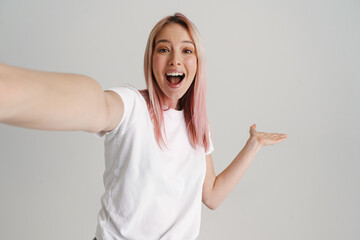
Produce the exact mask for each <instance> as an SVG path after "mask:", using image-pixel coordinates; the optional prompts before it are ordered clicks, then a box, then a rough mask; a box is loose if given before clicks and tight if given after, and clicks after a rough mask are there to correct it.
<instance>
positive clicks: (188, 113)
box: [141, 13, 210, 151]
mask: <svg viewBox="0 0 360 240" xmlns="http://www.w3.org/2000/svg"><path fill="white" fill-rule="evenodd" d="M170 23H176V24H180V25H182V26H183V27H185V28H186V29H187V30H188V32H189V34H190V36H191V38H192V40H193V41H194V45H195V49H196V56H197V65H198V66H197V72H196V75H195V79H194V81H193V83H192V84H191V86H190V87H189V89H188V90H187V92H186V93H185V94H184V96H183V97H182V98H181V99H180V100H179V103H180V107H181V108H182V109H183V110H184V117H185V122H186V126H187V131H188V135H189V139H190V143H191V145H192V146H193V147H194V148H196V147H197V146H201V147H204V148H205V151H207V150H208V149H209V145H210V137H209V125H208V119H207V112H206V69H205V52H204V49H203V45H202V41H201V38H200V34H199V32H198V30H197V28H196V27H195V25H194V24H193V23H192V22H191V21H190V20H189V19H188V18H186V17H185V16H184V15H183V14H181V13H176V14H175V15H174V16H168V17H165V18H163V19H162V20H160V21H159V22H158V23H157V24H156V25H155V27H154V28H153V29H152V31H151V32H150V35H149V38H148V42H147V45H146V50H145V56H144V73H145V80H146V85H147V90H143V91H141V92H142V94H143V95H144V97H145V98H146V100H147V104H148V109H149V113H150V116H151V119H152V121H153V124H154V133H155V138H156V141H157V143H158V145H159V146H160V147H161V146H162V145H165V146H166V144H165V141H164V137H163V134H162V133H163V132H164V133H165V131H163V130H164V124H163V123H164V116H163V110H164V107H165V106H170V101H171V100H170V99H169V98H167V96H166V95H165V94H164V93H163V92H162V91H161V89H160V87H159V85H158V84H157V82H156V79H155V77H154V74H153V72H152V56H153V51H154V46H155V39H156V36H157V34H158V33H159V32H160V31H161V30H162V29H163V28H164V27H165V26H166V25H167V24H170Z"/></svg>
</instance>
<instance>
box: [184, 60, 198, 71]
mask: <svg viewBox="0 0 360 240" xmlns="http://www.w3.org/2000/svg"><path fill="white" fill-rule="evenodd" d="M186 65H187V66H188V71H189V73H191V74H194V75H195V73H196V70H197V58H196V57H193V58H189V59H187V60H186Z"/></svg>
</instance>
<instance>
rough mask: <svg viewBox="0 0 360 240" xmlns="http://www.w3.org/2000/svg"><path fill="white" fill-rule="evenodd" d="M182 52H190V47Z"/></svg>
mask: <svg viewBox="0 0 360 240" xmlns="http://www.w3.org/2000/svg"><path fill="white" fill-rule="evenodd" d="M184 53H192V51H191V50H190V49H185V50H184Z"/></svg>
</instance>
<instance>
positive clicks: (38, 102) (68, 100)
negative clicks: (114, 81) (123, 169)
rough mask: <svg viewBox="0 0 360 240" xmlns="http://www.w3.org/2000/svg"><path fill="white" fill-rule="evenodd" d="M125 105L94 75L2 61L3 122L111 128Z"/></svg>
mask: <svg viewBox="0 0 360 240" xmlns="http://www.w3.org/2000/svg"><path fill="white" fill-rule="evenodd" d="M123 109H124V105H123V102H122V100H121V98H120V97H119V96H118V95H117V94H116V93H114V92H112V91H106V92H104V91H103V90H102V88H101V86H100V85H99V84H98V83H97V82H96V81H95V80H94V79H92V78H90V77H87V76H84V75H78V74H67V73H50V72H41V71H35V70H29V69H24V68H19V67H14V66H9V65H5V64H1V63H0V122H2V123H6V124H10V125H14V126H19V127H25V128H34V129H41V130H59V131H61V130H62V131H86V132H100V131H110V130H112V129H113V128H115V127H116V126H117V124H118V123H119V122H120V120H121V118H122V115H123V111H124V110H123Z"/></svg>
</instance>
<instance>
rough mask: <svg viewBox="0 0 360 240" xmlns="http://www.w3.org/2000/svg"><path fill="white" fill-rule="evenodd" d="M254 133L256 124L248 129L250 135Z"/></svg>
mask: <svg viewBox="0 0 360 240" xmlns="http://www.w3.org/2000/svg"><path fill="white" fill-rule="evenodd" d="M254 131H256V124H255V123H254V124H253V125H251V127H250V134H251V133H253V132H254Z"/></svg>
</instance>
